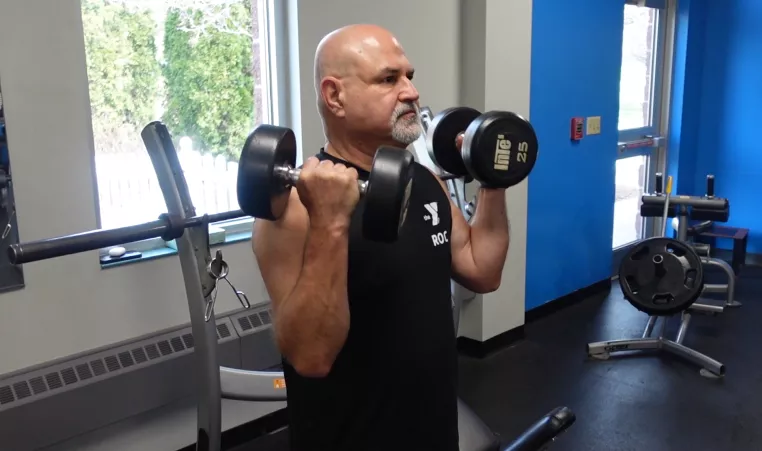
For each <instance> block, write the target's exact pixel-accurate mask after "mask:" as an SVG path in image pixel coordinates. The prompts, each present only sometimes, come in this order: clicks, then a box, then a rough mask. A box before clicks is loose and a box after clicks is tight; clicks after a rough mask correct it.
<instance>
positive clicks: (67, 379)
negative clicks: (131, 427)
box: [0, 313, 256, 410]
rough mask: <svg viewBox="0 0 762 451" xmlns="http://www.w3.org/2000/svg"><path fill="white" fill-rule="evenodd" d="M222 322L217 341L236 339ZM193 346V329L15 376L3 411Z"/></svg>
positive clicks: (0, 392)
mask: <svg viewBox="0 0 762 451" xmlns="http://www.w3.org/2000/svg"><path fill="white" fill-rule="evenodd" d="M254 316H256V313H255V314H254ZM222 321H223V322H221V323H218V324H217V327H216V329H217V339H218V340H221V339H225V338H229V337H231V336H233V332H232V331H231V328H230V325H229V323H228V321H229V320H227V321H226V320H222ZM193 347H194V340H193V335H192V333H191V332H190V328H185V329H182V330H179V331H175V332H173V333H172V334H163V335H160V336H157V337H154V338H152V339H150V341H148V340H144V341H143V342H141V343H139V344H137V345H136V344H135V343H132V344H129V345H124V346H121V347H119V348H115V349H110V350H107V351H102V352H100V353H97V354H91V355H90V356H86V357H79V358H76V359H72V360H70V361H69V362H62V363H59V364H55V365H51V366H49V367H47V368H44V369H37V370H35V371H30V372H29V373H25V374H20V375H17V376H13V377H11V378H8V379H7V380H4V381H0V410H5V409H10V408H12V407H13V406H14V405H18V404H19V401H21V400H24V403H26V402H31V401H33V400H36V399H38V398H39V397H42V396H51V395H53V394H55V393H58V392H59V391H61V390H60V389H62V388H64V387H67V388H68V387H77V386H81V385H83V384H86V383H87V384H89V383H92V382H95V381H98V380H99V379H104V378H107V377H111V375H112V374H113V373H115V372H119V371H125V370H127V369H130V370H131V369H134V368H137V367H140V366H141V365H147V364H150V363H151V361H153V360H156V359H162V358H174V357H177V356H179V355H182V354H185V353H188V352H192V350H193ZM6 405H7V407H6Z"/></svg>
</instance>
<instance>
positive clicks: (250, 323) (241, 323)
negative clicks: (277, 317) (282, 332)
mask: <svg viewBox="0 0 762 451" xmlns="http://www.w3.org/2000/svg"><path fill="white" fill-rule="evenodd" d="M236 320H237V321H238V328H239V333H251V332H252V331H254V330H256V329H259V328H260V327H264V326H269V325H271V324H272V310H270V309H263V310H260V311H259V312H254V313H248V312H247V314H245V315H242V316H239V317H237V318H236Z"/></svg>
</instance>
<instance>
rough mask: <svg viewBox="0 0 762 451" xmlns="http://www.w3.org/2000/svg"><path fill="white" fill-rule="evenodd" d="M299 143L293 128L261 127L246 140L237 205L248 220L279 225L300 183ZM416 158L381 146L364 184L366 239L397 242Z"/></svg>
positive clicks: (404, 215)
mask: <svg viewBox="0 0 762 451" xmlns="http://www.w3.org/2000/svg"><path fill="white" fill-rule="evenodd" d="M295 166H296V138H295V137H294V132H293V131H291V130H290V129H288V128H284V127H277V126H274V125H265V124H263V125H260V126H258V127H257V128H256V129H254V131H253V132H251V134H249V137H248V138H247V139H246V143H245V145H244V148H243V151H242V153H241V159H240V160H239V163H238V182H237V187H236V189H237V193H238V203H239V205H240V207H241V210H243V212H244V213H246V214H247V215H249V216H253V217H255V218H261V219H267V220H271V221H272V220H276V219H278V218H279V217H280V216H281V215H282V214H283V212H284V211H285V209H286V205H287V204H288V198H289V195H290V193H291V188H292V187H293V186H295V185H296V183H297V182H298V180H299V174H300V173H301V169H297V168H295ZM413 173H414V167H413V155H412V154H411V153H410V152H407V151H406V150H405V149H398V148H394V147H380V148H379V149H378V150H377V151H376V155H375V157H374V158H373V165H372V167H371V171H370V176H369V177H368V181H359V182H358V189H359V190H360V194H361V195H362V196H363V197H364V201H365V209H364V210H363V218H362V227H363V235H364V236H365V237H366V238H367V239H369V240H373V241H379V242H393V241H395V240H396V239H397V237H398V236H399V231H400V229H401V228H402V225H403V223H404V220H405V217H406V213H407V207H408V203H409V200H410V190H411V188H412V183H413Z"/></svg>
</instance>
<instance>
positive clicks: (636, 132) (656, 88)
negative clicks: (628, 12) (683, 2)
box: [619, 5, 669, 155]
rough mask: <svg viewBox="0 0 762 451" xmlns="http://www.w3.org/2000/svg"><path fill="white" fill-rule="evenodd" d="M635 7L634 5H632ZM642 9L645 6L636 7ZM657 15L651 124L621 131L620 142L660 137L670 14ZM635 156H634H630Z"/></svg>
mask: <svg viewBox="0 0 762 451" xmlns="http://www.w3.org/2000/svg"><path fill="white" fill-rule="evenodd" d="M630 6H633V5H630ZM636 7H638V8H642V7H643V6H636ZM653 9H654V10H655V11H656V13H657V17H656V27H657V28H656V32H655V33H654V36H653V39H654V41H653V44H654V51H653V54H652V55H651V67H653V74H652V83H653V84H652V86H651V93H650V94H649V95H650V99H649V106H650V110H651V111H650V124H647V125H645V126H643V127H636V128H629V129H621V130H619V142H628V141H636V140H639V139H643V138H645V137H647V136H658V133H659V130H660V128H661V124H662V117H661V116H662V114H664V112H663V111H662V104H663V98H662V97H663V96H664V82H665V79H664V68H665V66H666V65H665V64H664V55H665V53H666V52H667V29H668V16H669V13H668V11H667V10H666V9H661V8H653ZM630 155H634V154H630Z"/></svg>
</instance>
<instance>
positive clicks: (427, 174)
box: [413, 161, 449, 195]
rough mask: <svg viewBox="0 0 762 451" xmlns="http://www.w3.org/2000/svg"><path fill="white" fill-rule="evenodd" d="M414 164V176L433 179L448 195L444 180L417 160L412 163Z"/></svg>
mask: <svg viewBox="0 0 762 451" xmlns="http://www.w3.org/2000/svg"><path fill="white" fill-rule="evenodd" d="M413 164H414V165H415V166H416V173H415V175H416V177H422V178H424V179H430V180H433V181H436V182H437V184H438V185H439V186H440V187H441V188H442V190H443V191H444V192H445V193H446V194H448V195H449V190H448V189H447V185H446V184H445V182H444V181H443V180H442V179H441V178H439V176H438V175H437V174H436V173H435V172H434V171H432V170H431V169H430V168H428V167H427V166H424V165H422V164H421V163H418V162H417V161H416V162H415V163H413Z"/></svg>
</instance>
